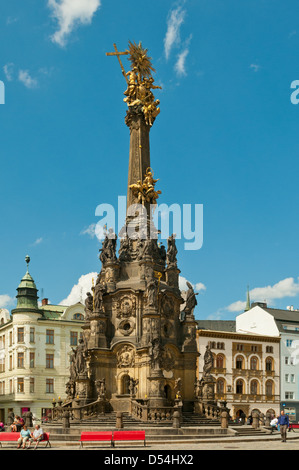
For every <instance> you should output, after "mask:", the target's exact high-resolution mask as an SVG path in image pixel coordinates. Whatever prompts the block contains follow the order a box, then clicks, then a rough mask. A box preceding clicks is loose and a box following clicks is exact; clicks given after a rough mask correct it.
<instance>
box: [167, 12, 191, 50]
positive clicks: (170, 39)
mask: <svg viewBox="0 0 299 470" xmlns="http://www.w3.org/2000/svg"><path fill="white" fill-rule="evenodd" d="M185 14H186V10H184V9H183V8H182V5H179V6H178V7H177V8H175V9H173V10H171V11H170V13H169V16H168V20H167V31H166V36H165V38H164V51H165V57H166V59H168V58H169V55H170V52H171V49H172V48H173V46H174V45H175V44H179V43H180V27H181V25H182V24H183V22H184V19H185Z"/></svg>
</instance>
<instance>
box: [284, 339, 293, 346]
mask: <svg viewBox="0 0 299 470" xmlns="http://www.w3.org/2000/svg"><path fill="white" fill-rule="evenodd" d="M292 343H293V340H292V339H287V340H286V345H287V347H288V348H290V347H291V346H292Z"/></svg>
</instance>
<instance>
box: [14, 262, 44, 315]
mask: <svg viewBox="0 0 299 470" xmlns="http://www.w3.org/2000/svg"><path fill="white" fill-rule="evenodd" d="M25 261H26V263H27V272H26V274H25V276H24V277H23V278H22V280H21V282H20V284H19V287H18V288H17V291H18V294H17V296H16V297H17V307H16V308H15V309H14V311H13V312H12V313H16V311H17V310H23V309H26V310H28V309H30V310H38V303H37V300H38V296H37V292H38V290H37V288H36V285H35V282H34V280H33V278H32V277H31V275H30V274H29V271H28V268H29V263H30V258H29V256H26V258H25Z"/></svg>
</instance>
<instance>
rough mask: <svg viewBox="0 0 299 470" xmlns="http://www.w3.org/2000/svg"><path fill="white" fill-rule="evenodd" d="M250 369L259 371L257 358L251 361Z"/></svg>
mask: <svg viewBox="0 0 299 470" xmlns="http://www.w3.org/2000/svg"><path fill="white" fill-rule="evenodd" d="M250 369H251V370H258V358H257V357H255V356H253V357H252V358H251V359H250Z"/></svg>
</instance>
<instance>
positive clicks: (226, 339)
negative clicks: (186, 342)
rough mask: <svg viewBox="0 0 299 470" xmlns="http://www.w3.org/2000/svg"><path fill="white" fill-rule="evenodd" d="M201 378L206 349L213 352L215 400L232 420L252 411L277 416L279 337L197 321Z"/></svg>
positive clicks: (216, 322) (233, 326) (211, 322)
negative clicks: (225, 409)
mask: <svg viewBox="0 0 299 470" xmlns="http://www.w3.org/2000/svg"><path fill="white" fill-rule="evenodd" d="M197 341H198V348H199V353H200V357H199V358H198V368H197V374H198V378H199V379H200V377H201V375H202V371H203V366H204V359H203V358H204V354H205V350H206V347H207V346H209V348H210V349H211V351H212V354H213V358H214V364H213V369H212V372H211V373H212V375H213V377H214V378H215V391H216V399H217V400H225V401H226V402H227V406H228V408H230V409H231V416H232V417H233V418H234V419H235V418H238V417H240V416H241V414H242V412H243V413H245V415H246V416H247V417H248V416H249V415H251V413H252V411H254V410H258V411H260V412H261V413H264V414H266V413H267V412H270V413H271V414H275V415H277V414H278V412H279V406H280V395H279V370H280V355H279V345H280V338H279V337H272V336H266V335H254V334H243V333H239V332H236V331H235V322H232V321H227V322H225V321H220V322H219V321H204V320H203V321H198V329H197Z"/></svg>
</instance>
